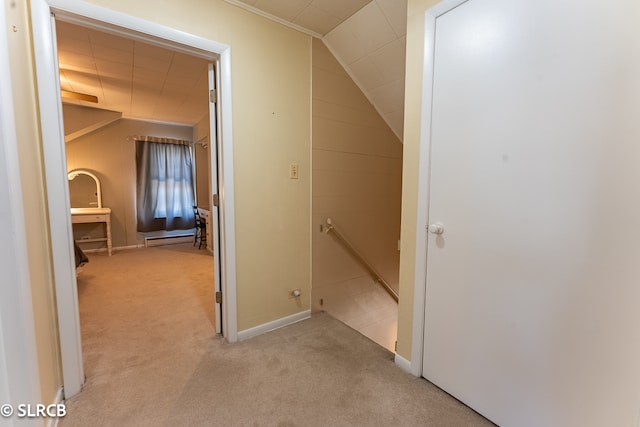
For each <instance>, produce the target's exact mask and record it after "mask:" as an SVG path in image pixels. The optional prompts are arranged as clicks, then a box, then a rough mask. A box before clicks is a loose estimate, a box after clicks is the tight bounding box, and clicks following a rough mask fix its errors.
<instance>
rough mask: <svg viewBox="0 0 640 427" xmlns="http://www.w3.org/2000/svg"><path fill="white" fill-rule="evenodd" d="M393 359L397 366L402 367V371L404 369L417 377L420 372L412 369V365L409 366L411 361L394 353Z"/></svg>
mask: <svg viewBox="0 0 640 427" xmlns="http://www.w3.org/2000/svg"><path fill="white" fill-rule="evenodd" d="M393 361H394V362H395V364H396V365H397V366H398V368H400V369H402V370H403V371H405V372H406V373H408V374H411V375H413V376H415V377H419V376H420V373H419V372H418V373H415V372H414V370H413V367H412V366H411V361H410V360H407V359H405V358H404V357H402V356H400V355H399V354H397V353H396V355H395V358H394V359H393Z"/></svg>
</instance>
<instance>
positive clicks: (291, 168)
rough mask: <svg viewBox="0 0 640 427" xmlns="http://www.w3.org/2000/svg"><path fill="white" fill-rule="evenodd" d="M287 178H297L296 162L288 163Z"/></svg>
mask: <svg viewBox="0 0 640 427" xmlns="http://www.w3.org/2000/svg"><path fill="white" fill-rule="evenodd" d="M289 179H298V164H297V163H291V164H290V165H289Z"/></svg>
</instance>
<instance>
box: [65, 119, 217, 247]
mask: <svg viewBox="0 0 640 427" xmlns="http://www.w3.org/2000/svg"><path fill="white" fill-rule="evenodd" d="M74 111H75V110H74ZM65 114H67V111H66V110H65ZM66 121H67V118H66V117H65V122H66ZM132 135H149V136H158V137H164V138H175V139H186V140H192V139H193V128H192V127H191V126H175V125H168V124H159V123H153V122H145V121H140V120H127V119H120V120H118V121H116V122H114V123H111V124H109V125H107V126H104V127H102V128H100V129H98V130H96V131H94V132H91V133H89V134H87V135H85V136H81V137H79V138H76V139H74V140H73V141H70V142H68V143H67V170H69V171H70V170H73V169H88V170H90V171H91V172H93V173H95V175H96V176H97V177H98V178H99V179H100V184H101V187H102V206H103V207H106V208H110V209H111V238H112V241H113V246H114V247H126V246H136V245H138V244H143V243H144V240H143V239H141V238H140V237H139V236H138V234H137V226H136V224H137V221H136V151H135V143H134V142H132V141H129V140H127V137H129V136H132ZM205 173H206V172H205ZM101 227H103V226H101V225H97V226H96V225H95V224H76V225H74V237H75V238H76V239H81V238H82V236H83V235H85V234H87V233H91V235H92V236H93V234H94V233H96V232H97V233H98V235H104V231H102V229H101ZM96 228H98V230H95V229H96ZM89 245H90V244H87V246H83V247H87V248H90V246H89ZM94 246H95V247H100V246H102V247H104V244H100V243H97V244H94Z"/></svg>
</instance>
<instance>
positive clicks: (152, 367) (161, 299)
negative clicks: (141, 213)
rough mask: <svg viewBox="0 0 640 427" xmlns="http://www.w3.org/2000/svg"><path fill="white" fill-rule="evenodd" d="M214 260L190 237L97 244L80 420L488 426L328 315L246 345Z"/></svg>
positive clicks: (74, 412) (86, 277)
mask: <svg viewBox="0 0 640 427" xmlns="http://www.w3.org/2000/svg"><path fill="white" fill-rule="evenodd" d="M212 280H213V260H212V258H211V256H210V254H209V253H208V252H206V251H204V250H203V251H198V250H197V249H193V248H192V247H191V246H190V245H188V244H187V245H173V246H164V247H156V248H147V249H137V250H129V251H120V252H115V253H114V255H113V256H112V257H110V258H109V257H107V256H106V255H103V254H90V262H89V264H87V266H86V267H85V269H84V271H83V272H82V273H81V274H80V276H79V278H78V289H79V295H80V315H81V325H82V338H83V350H84V360H85V374H86V376H87V382H86V385H85V387H84V390H83V391H82V392H81V393H80V394H79V395H77V396H75V397H74V398H72V399H70V400H68V401H67V402H66V403H67V416H66V417H65V418H64V419H62V420H61V421H60V423H59V425H60V426H62V427H70V426H253V425H255V426H363V425H364V426H389V425H394V426H395V425H397V426H484V425H492V424H491V423H490V422H489V421H487V420H486V419H484V418H483V417H481V416H480V415H478V414H476V413H475V412H473V411H472V410H470V409H469V408H467V407H466V406H464V405H462V404H461V403H459V402H458V401H456V400H455V399H453V398H451V397H450V396H449V395H447V394H446V393H444V392H442V391H440V390H439V389H437V388H436V387H434V386H433V385H431V384H430V383H428V382H427V381H425V380H422V379H416V378H414V377H412V376H410V375H408V374H405V373H404V372H402V371H401V370H400V369H399V368H398V367H396V366H395V365H394V363H393V354H392V353H390V352H389V351H387V350H386V349H384V348H382V347H380V346H378V345H377V344H375V343H373V342H372V341H370V340H369V339H367V338H366V337H364V336H362V335H360V334H359V333H358V332H356V331H354V330H352V329H350V328H348V327H347V326H345V325H344V324H342V323H340V322H339V321H337V320H335V319H333V318H332V317H330V316H328V315H324V314H320V315H317V316H314V317H312V318H311V319H309V320H306V321H303V322H299V323H296V324H294V325H291V326H288V327H286V328H282V329H279V330H277V331H273V332H271V333H268V334H265V335H262V336H259V337H257V338H254V339H251V340H248V341H246V342H242V343H239V344H227V343H226V342H225V341H224V339H222V338H220V337H217V336H216V335H215V333H214V327H213V313H212V309H213V302H212V301H213V289H212V285H211V283H212Z"/></svg>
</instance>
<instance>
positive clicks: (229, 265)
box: [31, 0, 237, 398]
mask: <svg viewBox="0 0 640 427" xmlns="http://www.w3.org/2000/svg"><path fill="white" fill-rule="evenodd" d="M53 13H55V14H60V15H62V16H65V17H73V18H74V19H76V20H78V21H79V22H83V23H84V24H85V25H94V26H96V27H100V26H102V27H104V26H105V25H106V26H117V27H119V28H123V29H125V31H126V30H132V31H136V32H137V33H143V34H147V35H149V36H151V37H153V38H155V39H160V40H165V41H167V42H168V43H172V44H180V45H183V46H185V47H187V50H189V49H188V48H193V52H194V54H199V55H200V56H202V55H203V52H208V53H210V54H213V55H212V56H211V58H213V57H215V56H217V55H219V57H220V80H221V87H220V98H221V102H220V104H221V116H222V123H221V135H220V137H221V147H222V148H221V149H222V151H223V156H222V157H221V158H220V163H221V166H222V167H221V175H222V176H223V178H224V180H222V181H221V182H220V186H221V188H224V194H225V198H224V203H223V204H222V205H221V217H222V218H224V219H225V220H226V221H223V223H222V227H223V228H222V230H223V232H224V238H223V239H222V241H221V251H222V252H223V253H224V254H225V256H224V260H223V261H222V262H223V265H222V291H223V293H224V295H225V306H226V310H225V312H223V316H224V317H225V319H224V322H223V323H224V324H225V325H226V327H225V330H224V331H223V333H224V335H225V337H226V338H227V340H229V341H230V342H234V341H236V340H237V320H236V313H237V310H236V299H235V298H236V292H235V286H236V282H235V277H236V275H235V228H234V227H235V224H234V220H233V218H234V215H235V211H234V204H233V200H234V199H233V193H234V182H233V142H232V141H233V137H232V118H231V75H230V74H231V65H230V47H229V46H227V45H225V44H222V43H218V42H215V41H211V40H207V39H204V38H202V37H198V36H194V35H191V34H187V33H184V32H182V31H178V30H175V29H172V28H168V27H164V26H162V25H159V24H155V23H152V22H149V21H145V20H142V19H139V18H135V17H132V16H128V15H125V14H122V13H120V12H116V11H113V10H109V9H106V8H103V7H100V6H96V5H93V4H89V3H85V2H83V1H77V0H33V1H32V2H31V16H32V24H33V35H34V50H35V61H36V78H37V82H38V97H39V105H40V117H41V128H42V139H43V141H42V143H43V155H44V165H45V179H46V182H47V185H46V187H47V199H48V203H49V206H48V207H49V220H50V225H51V227H50V232H51V246H52V256H53V265H54V280H55V283H56V290H55V291H56V300H57V311H58V321H59V336H60V347H61V359H62V370H63V384H64V391H65V397H66V398H69V397H71V396H73V395H75V394H76V393H78V392H79V391H80V390H81V388H82V384H83V383H84V372H83V367H82V346H81V337H80V322H79V315H78V301H77V290H76V278H75V268H74V258H73V244H72V239H71V219H70V210H69V196H68V191H69V190H68V184H67V179H66V175H67V171H66V167H67V166H66V149H65V143H64V132H63V127H62V126H63V125H62V104H61V100H60V91H59V88H60V82H59V77H58V64H57V62H58V61H57V49H56V46H55V38H54V37H53V31H54V27H53V26H54V22H52V21H53V20H52V19H51V15H52V14H53ZM156 41H157V40H156Z"/></svg>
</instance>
